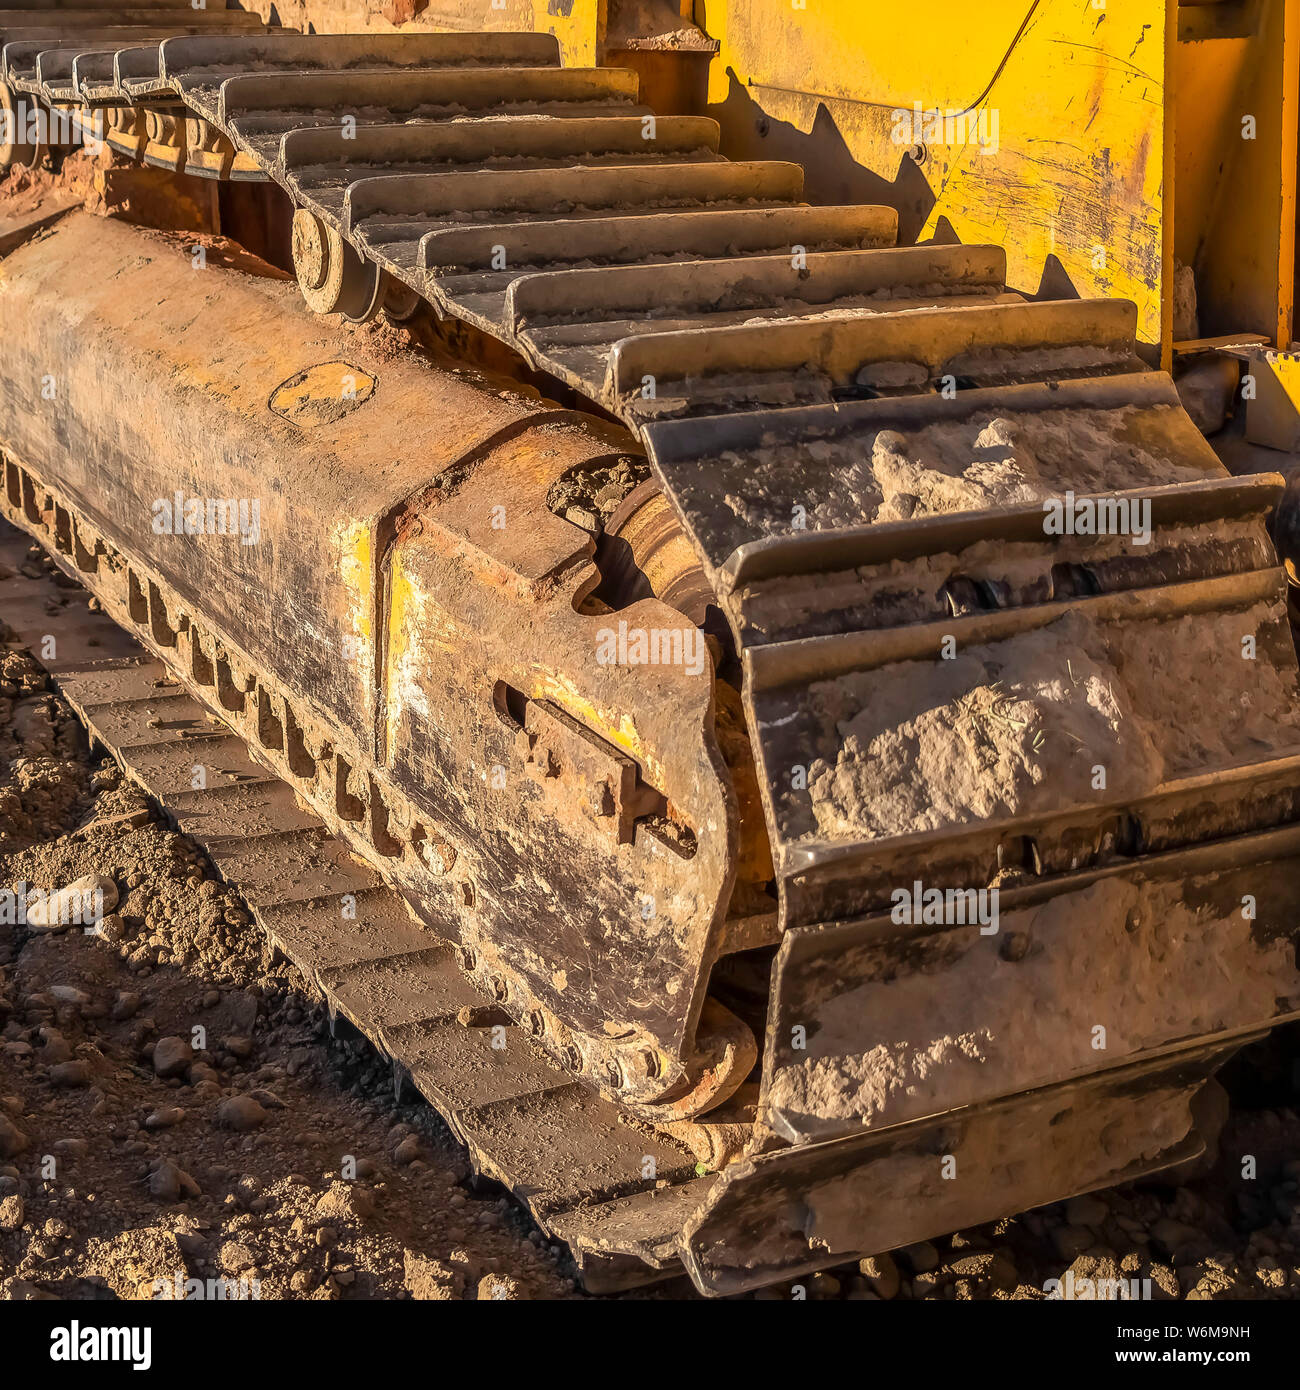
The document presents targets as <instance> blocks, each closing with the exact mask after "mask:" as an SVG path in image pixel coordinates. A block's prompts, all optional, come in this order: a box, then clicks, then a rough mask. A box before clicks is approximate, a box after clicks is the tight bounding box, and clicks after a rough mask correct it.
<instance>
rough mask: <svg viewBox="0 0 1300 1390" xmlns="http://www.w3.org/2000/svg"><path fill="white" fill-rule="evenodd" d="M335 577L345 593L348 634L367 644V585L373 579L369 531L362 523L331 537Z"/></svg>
mask: <svg viewBox="0 0 1300 1390" xmlns="http://www.w3.org/2000/svg"><path fill="white" fill-rule="evenodd" d="M334 551H335V554H336V555H337V556H338V565H339V575H340V577H341V578H342V580H343V584H344V587H345V588H346V589H347V593H348V599H349V616H350V617H351V619H352V630H353V632H354V633H356V635H357V636H358V637H361V638H364V639H365V641H366V642H367V644H368V643H369V642H370V640H371V637H372V635H373V631H372V627H371V622H370V605H371V581H372V576H373V570H372V559H371V547H370V527H369V525H368V524H367V523H366V522H364V521H352V522H347V523H345V524H343V525H341V526H340V527H339V528H338V530H337V532H336V534H335V537H334Z"/></svg>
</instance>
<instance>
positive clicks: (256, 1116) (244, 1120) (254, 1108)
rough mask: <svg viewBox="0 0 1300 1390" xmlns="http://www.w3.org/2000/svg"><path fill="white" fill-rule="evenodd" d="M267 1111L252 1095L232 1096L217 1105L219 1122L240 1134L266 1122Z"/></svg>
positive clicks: (223, 1126) (223, 1127) (221, 1125)
mask: <svg viewBox="0 0 1300 1390" xmlns="http://www.w3.org/2000/svg"><path fill="white" fill-rule="evenodd" d="M266 1118H267V1117H266V1111H265V1110H263V1109H262V1107H261V1106H260V1105H259V1104H258V1103H257V1101H255V1100H254V1099H253V1098H252V1096H231V1097H230V1099H229V1100H223V1101H222V1102H221V1104H220V1105H219V1106H217V1124H218V1125H219V1126H220V1127H221V1128H222V1129H233V1130H234V1131H235V1132H236V1133H238V1134H246V1133H247V1132H248V1131H249V1130H253V1129H258V1128H260V1127H261V1126H262V1125H264V1124H265V1123H266Z"/></svg>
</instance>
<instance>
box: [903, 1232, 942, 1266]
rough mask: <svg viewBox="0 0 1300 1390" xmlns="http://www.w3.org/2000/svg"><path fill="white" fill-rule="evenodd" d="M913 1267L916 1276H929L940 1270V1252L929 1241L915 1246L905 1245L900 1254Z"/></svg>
mask: <svg viewBox="0 0 1300 1390" xmlns="http://www.w3.org/2000/svg"><path fill="white" fill-rule="evenodd" d="M897 1253H898V1254H900V1255H901V1256H902V1257H903V1258H904V1259H905V1260H906V1261H907V1263H908V1264H909V1265H910V1266H911V1268H912V1271H913V1273H915V1274H928V1273H929V1272H930V1271H931V1270H932V1269H938V1268H939V1252H938V1251H937V1250H936V1249H935V1248H934V1246H933V1245H932V1244H931V1243H930V1242H929V1241H928V1240H918V1241H917V1242H916V1244H914V1245H904V1246H902V1247H901V1248H900V1249H899V1250H898V1252H897Z"/></svg>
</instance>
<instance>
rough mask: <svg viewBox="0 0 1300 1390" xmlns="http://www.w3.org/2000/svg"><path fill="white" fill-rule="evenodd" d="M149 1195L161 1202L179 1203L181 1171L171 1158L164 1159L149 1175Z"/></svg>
mask: <svg viewBox="0 0 1300 1390" xmlns="http://www.w3.org/2000/svg"><path fill="white" fill-rule="evenodd" d="M149 1195H150V1196H151V1197H153V1198H155V1199H156V1200H157V1201H159V1202H179V1201H180V1198H181V1170H180V1169H179V1168H178V1167H177V1166H176V1165H175V1164H174V1163H173V1162H172V1161H171V1159H169V1158H164V1159H163V1160H162V1161H161V1162H160V1163H159V1164H158V1166H157V1167H156V1168H155V1169H154V1170H153V1172H152V1173H150V1174H149Z"/></svg>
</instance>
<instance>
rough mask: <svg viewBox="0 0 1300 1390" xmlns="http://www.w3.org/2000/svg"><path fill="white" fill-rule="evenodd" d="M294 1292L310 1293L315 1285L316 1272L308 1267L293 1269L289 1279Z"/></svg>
mask: <svg viewBox="0 0 1300 1390" xmlns="http://www.w3.org/2000/svg"><path fill="white" fill-rule="evenodd" d="M289 1287H290V1288H291V1289H292V1290H293V1291H294V1293H310V1292H311V1291H312V1290H313V1289H314V1288H315V1287H316V1274H315V1272H314V1271H312V1270H310V1269H295V1270H294V1272H293V1275H292V1277H291V1278H290V1280H289Z"/></svg>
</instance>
